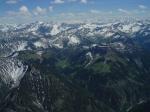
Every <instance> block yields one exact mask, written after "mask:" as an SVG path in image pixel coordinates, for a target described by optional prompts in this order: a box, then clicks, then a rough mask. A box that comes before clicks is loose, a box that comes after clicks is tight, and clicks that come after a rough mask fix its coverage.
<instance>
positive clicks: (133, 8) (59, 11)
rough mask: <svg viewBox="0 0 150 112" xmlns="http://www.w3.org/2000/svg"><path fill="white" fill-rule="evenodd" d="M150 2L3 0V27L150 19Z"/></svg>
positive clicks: (0, 7) (0, 3)
mask: <svg viewBox="0 0 150 112" xmlns="http://www.w3.org/2000/svg"><path fill="white" fill-rule="evenodd" d="M149 9H150V0H0V23H24V22H32V21H67V22H72V21H74V22H76V21H77V22H78V21H96V20H100V19H106V18H107V19H108V18H117V17H126V16H127V17H135V18H138V17H140V18H149V17H150V10H149Z"/></svg>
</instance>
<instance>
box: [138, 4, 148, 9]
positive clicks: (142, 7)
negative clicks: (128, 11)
mask: <svg viewBox="0 0 150 112" xmlns="http://www.w3.org/2000/svg"><path fill="white" fill-rule="evenodd" d="M139 8H140V9H147V7H146V6H145V5H139Z"/></svg>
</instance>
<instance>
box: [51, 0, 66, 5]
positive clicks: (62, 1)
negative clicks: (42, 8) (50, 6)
mask: <svg viewBox="0 0 150 112" xmlns="http://www.w3.org/2000/svg"><path fill="white" fill-rule="evenodd" d="M64 2H65V1H64V0H54V1H53V3H54V4H62V3H64Z"/></svg>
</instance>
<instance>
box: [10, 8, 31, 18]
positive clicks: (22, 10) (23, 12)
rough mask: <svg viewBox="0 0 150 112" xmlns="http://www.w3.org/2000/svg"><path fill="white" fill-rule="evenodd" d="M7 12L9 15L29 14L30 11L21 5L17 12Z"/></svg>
mask: <svg viewBox="0 0 150 112" xmlns="http://www.w3.org/2000/svg"><path fill="white" fill-rule="evenodd" d="M7 14H8V15H9V16H31V13H30V11H29V10H28V8H27V7H26V6H21V7H20V8H19V11H17V12H15V11H7Z"/></svg>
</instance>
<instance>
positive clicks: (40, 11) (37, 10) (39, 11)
mask: <svg viewBox="0 0 150 112" xmlns="http://www.w3.org/2000/svg"><path fill="white" fill-rule="evenodd" d="M51 10H52V9H51ZM46 13H47V9H46V8H41V7H40V6H37V7H36V8H35V9H34V10H33V14H34V15H36V16H38V15H44V14H46Z"/></svg>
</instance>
